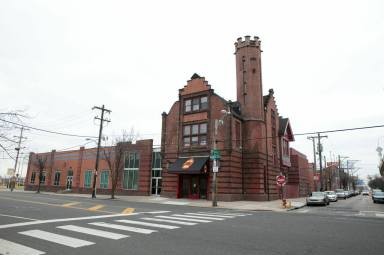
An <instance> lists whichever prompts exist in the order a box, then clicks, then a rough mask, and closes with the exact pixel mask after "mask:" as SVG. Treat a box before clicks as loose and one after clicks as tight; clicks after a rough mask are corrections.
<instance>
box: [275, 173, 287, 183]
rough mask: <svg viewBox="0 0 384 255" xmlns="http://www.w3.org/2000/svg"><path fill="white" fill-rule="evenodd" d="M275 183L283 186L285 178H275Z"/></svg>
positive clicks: (280, 176) (281, 176) (282, 176)
mask: <svg viewBox="0 0 384 255" xmlns="http://www.w3.org/2000/svg"><path fill="white" fill-rule="evenodd" d="M276 183H277V184H278V185H283V184H284V183H285V176H284V175H278V176H276Z"/></svg>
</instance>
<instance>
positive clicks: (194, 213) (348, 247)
mask: <svg viewBox="0 0 384 255" xmlns="http://www.w3.org/2000/svg"><path fill="white" fill-rule="evenodd" d="M382 216H384V204H377V205H376V204H373V203H372V201H371V200H370V198H369V197H362V196H358V197H354V198H350V199H348V200H345V201H339V202H337V203H332V204H331V205H330V206H328V207H318V206H317V207H304V208H302V209H299V210H295V211H291V212H283V213H276V212H265V211H251V212H250V211H247V212H244V211H235V210H224V209H212V208H198V207H190V206H183V205H164V204H152V203H127V202H125V201H121V200H114V201H111V200H107V199H106V200H101V199H96V200H92V199H90V198H79V197H71V196H55V195H49V194H41V195H38V194H34V193H22V192H14V193H10V192H4V191H3V192H0V254H2V253H3V254H6V249H8V250H7V251H8V253H7V254H28V255H35V254H78V255H79V254H167V255H168V254H183V255H192V254H193V255H196V254H220V255H226V254H382V253H383V244H384V241H383V229H384V217H382ZM122 220H125V222H123V221H122ZM154 224H158V225H154ZM101 231H104V232H101ZM20 245H23V247H21V246H20ZM5 247H8V248H5Z"/></svg>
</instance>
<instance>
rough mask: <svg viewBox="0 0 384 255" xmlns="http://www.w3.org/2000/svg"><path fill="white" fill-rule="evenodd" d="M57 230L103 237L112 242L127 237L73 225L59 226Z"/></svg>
mask: <svg viewBox="0 0 384 255" xmlns="http://www.w3.org/2000/svg"><path fill="white" fill-rule="evenodd" d="M57 228H60V229H65V230H69V231H74V232H78V233H82V234H87V235H92V236H100V237H104V238H107V239H113V240H118V239H122V238H125V237H129V236H127V235H122V234H117V233H112V232H108V231H104V230H99V229H93V228H85V227H79V226H75V225H65V226H59V227H57Z"/></svg>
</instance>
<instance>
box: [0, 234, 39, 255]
mask: <svg viewBox="0 0 384 255" xmlns="http://www.w3.org/2000/svg"><path fill="white" fill-rule="evenodd" d="M0 254H4V255H5V254H9V255H13V254H15V255H41V254H45V252H43V251H39V250H35V249H32V248H29V247H28V246H24V245H21V244H18V243H13V242H10V241H7V240H4V239H1V238H0Z"/></svg>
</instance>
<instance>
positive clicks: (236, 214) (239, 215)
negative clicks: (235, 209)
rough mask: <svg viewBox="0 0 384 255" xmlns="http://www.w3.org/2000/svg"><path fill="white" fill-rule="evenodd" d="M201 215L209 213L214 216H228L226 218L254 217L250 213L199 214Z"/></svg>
mask: <svg viewBox="0 0 384 255" xmlns="http://www.w3.org/2000/svg"><path fill="white" fill-rule="evenodd" d="M199 213H209V214H213V215H226V216H235V217H244V216H250V215H252V214H249V213H225V212H199Z"/></svg>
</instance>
